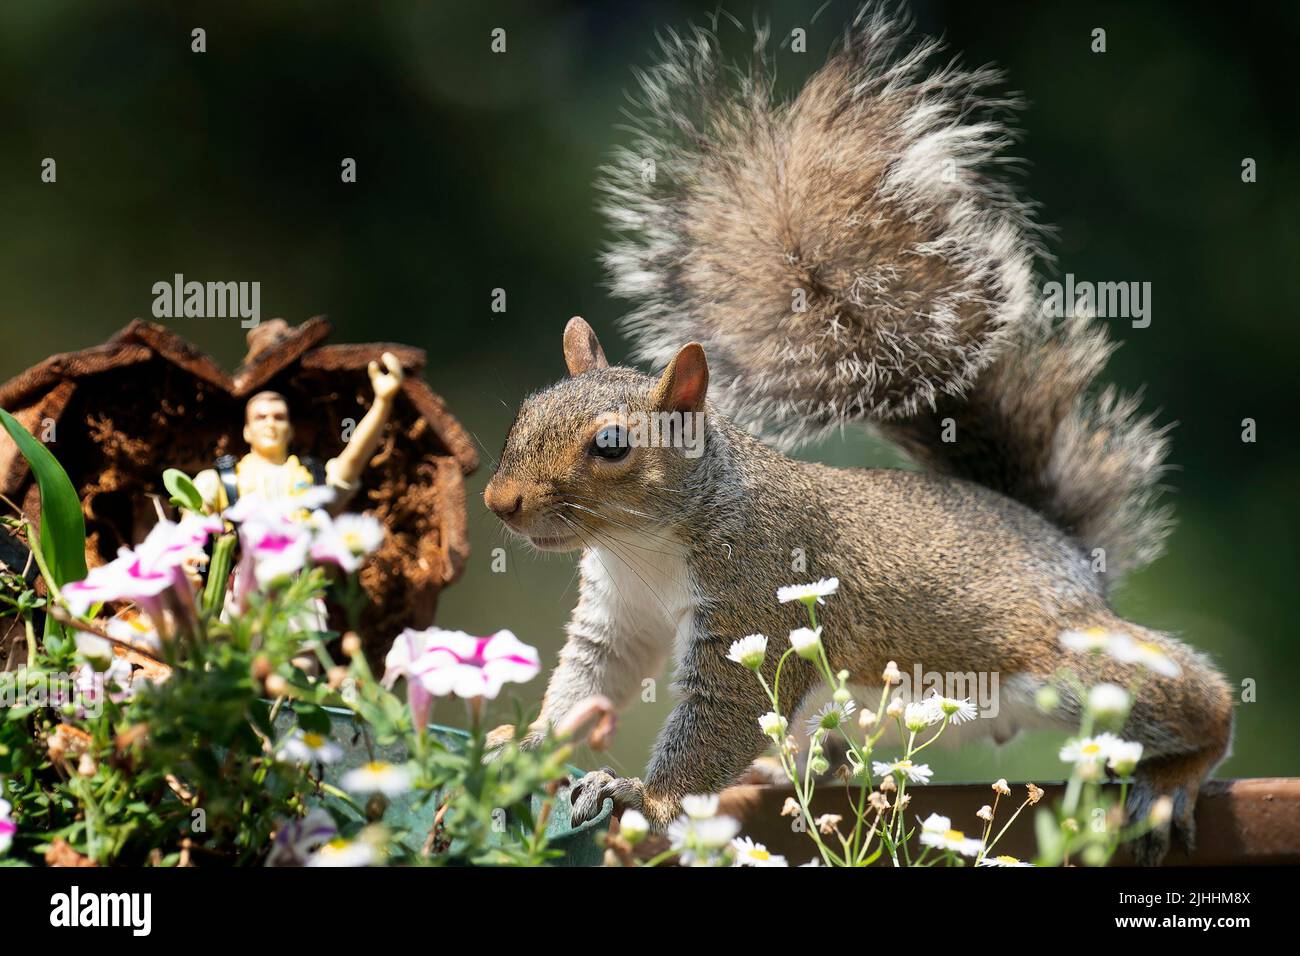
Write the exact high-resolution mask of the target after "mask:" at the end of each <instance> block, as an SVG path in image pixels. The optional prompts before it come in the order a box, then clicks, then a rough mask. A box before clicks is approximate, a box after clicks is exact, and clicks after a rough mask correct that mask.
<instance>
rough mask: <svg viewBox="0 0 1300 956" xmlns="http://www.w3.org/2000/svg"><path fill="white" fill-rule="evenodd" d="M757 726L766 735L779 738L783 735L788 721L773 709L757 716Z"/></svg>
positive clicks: (787, 726) (788, 724) (788, 723)
mask: <svg viewBox="0 0 1300 956" xmlns="http://www.w3.org/2000/svg"><path fill="white" fill-rule="evenodd" d="M758 726H759V728H760V729H761V730H762V731H763V733H764V734H765V735H766V736H768V737H775V738H776V739H777V740H780V739H781V738H782V737H784V736H785V732H786V730H787V729H788V728H789V726H790V722H789V721H788V720H786V719H785V718H784V717H782V716H781V715H780V714H778V713H776V712H775V711H771V710H769V711H768V712H767V713H766V714H764V715H763V716H762V717H760V718H758Z"/></svg>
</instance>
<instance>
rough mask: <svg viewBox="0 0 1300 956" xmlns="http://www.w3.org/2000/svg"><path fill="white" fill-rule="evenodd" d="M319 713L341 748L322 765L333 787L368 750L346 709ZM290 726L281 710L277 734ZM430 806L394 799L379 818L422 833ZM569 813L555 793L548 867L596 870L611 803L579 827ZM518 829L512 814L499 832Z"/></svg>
mask: <svg viewBox="0 0 1300 956" xmlns="http://www.w3.org/2000/svg"><path fill="white" fill-rule="evenodd" d="M322 709H323V710H325V712H326V713H328V714H329V718H330V725H331V726H330V738H331V739H332V740H333V741H334V742H335V743H336V744H338V745H339V746H340V747H342V748H343V758H342V759H341V760H338V761H335V762H334V763H332V764H329V765H327V766H326V767H325V781H326V782H327V783H330V784H333V785H334V786H336V787H337V786H339V785H340V780H341V779H342V777H343V775H344V774H345V773H347V772H348V771H349V770H354V769H356V768H357V767H361V766H363V765H365V764H366V763H368V762H369V761H370V759H371V758H370V752H369V751H367V749H366V745H365V741H364V739H363V737H362V734H361V730H360V728H359V727H358V726H357V721H356V715H354V714H353V713H352V712H351V711H350V710H344V709H341V708H337V707H325V708H322ZM294 724H295V718H294V716H293V714H292V713H291V712H289V711H288V710H287V709H286V710H282V711H281V712H280V714H279V715H278V716H277V717H276V731H277V732H278V733H279V734H280V735H284V734H286V733H288V732H289V731H290V730H291V729H292V728H293V726H294ZM429 731H430V732H431V733H433V734H434V735H435V736H437V737H438V738H439V739H440V740H441V741H442V742H443V743H444V744H446V745H448V746H450V747H455V746H456V745H457V744H458V743H461V744H463V742H464V741H465V740H467V739H468V737H469V735H468V734H466V733H465V732H464V731H463V730H457V729H456V728H454V727H441V726H438V725H436V724H431V725H430V726H429ZM374 755H375V759H376V760H383V761H387V762H389V763H405V762H406V760H407V759H408V758H409V754H408V753H407V751H406V749H405V748H404V747H402V746H401V745H400V744H393V745H390V746H387V747H381V746H379V745H377V744H376V745H375V747H374ZM569 769H570V773H572V774H573V775H574V776H581V775H582V771H581V770H578V769H577V768H576V767H570V768H569ZM435 806H436V801H434V802H432V803H425V804H424V805H423V806H416V798H415V797H414V796H413V795H412V796H401V797H394V798H393V799H392V801H391V802H390V804H389V807H388V810H387V812H386V813H385V814H384V817H385V819H388V820H391V821H393V822H394V823H397V824H399V825H400V826H402V827H404V828H406V829H408V830H410V831H411V832H412V833H427V832H428V831H429V827H430V826H432V825H433V813H434V810H433V807H435ZM330 807H331V809H334V810H338V811H340V812H342V813H344V814H347V815H351V816H353V817H356V811H354V810H353V809H352V808H351V807H350V806H348V805H347V804H346V803H344V802H343V801H341V800H331V801H330ZM532 810H533V813H537V812H539V810H540V800H538V799H537V798H536V797H534V798H533V806H532ZM569 811H570V805H569V801H568V799H566V797H565V794H564V793H563V792H561V794H560V795H559V797H558V798H557V799H556V800H555V802H554V804H553V805H552V808H551V815H550V818H549V819H548V821H547V825H546V835H547V837H548V838H549V842H550V845H551V847H553V848H554V849H556V850H559V851H561V853H563V856H560V857H557V858H556V859H555V861H554V864H555V865H556V866H599V865H600V862H601V857H602V851H601V849H600V846H599V845H598V844H597V842H596V835H597V834H598V833H599V832H601V831H603V830H604V829H605V828H606V827H607V826H608V824H609V818H610V815H611V814H612V813H613V812H614V804H613V801H611V800H606V801H605V805H604V806H603V807H602V808H601V811H600V813H599V814H598V815H597V816H596V817H595V819H593V820H590V821H588V822H587V823H584V824H583V825H581V826H579V827H571V826H570V825H569ZM521 827H522V824H521V823H520V822H519V821H517V820H516V819H515V818H514V817H513V815H512V816H511V817H510V818H509V819H508V821H507V824H506V833H505V834H503V837H504V836H506V835H507V834H510V833H512V832H519V828H521Z"/></svg>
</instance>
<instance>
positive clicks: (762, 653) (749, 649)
mask: <svg viewBox="0 0 1300 956" xmlns="http://www.w3.org/2000/svg"><path fill="white" fill-rule="evenodd" d="M766 656H767V638H766V637H764V636H763V635H762V634H750V635H749V636H748V637H742V638H741V639H740V640H738V641H735V642H733V643H732V645H731V650H729V651H728V652H727V658H728V660H733V661H735V662H736V663H737V664H740V665H742V666H744V667H748V668H749V669H750V670H751V671H756V670H758V669H759V668H760V667H762V666H763V658H764V657H766Z"/></svg>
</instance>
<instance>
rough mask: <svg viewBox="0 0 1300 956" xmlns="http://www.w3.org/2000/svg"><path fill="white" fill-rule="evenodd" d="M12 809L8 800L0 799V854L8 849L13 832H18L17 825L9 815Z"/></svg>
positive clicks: (12, 838)
mask: <svg viewBox="0 0 1300 956" xmlns="http://www.w3.org/2000/svg"><path fill="white" fill-rule="evenodd" d="M12 810H13V806H12V805H11V804H10V803H9V801H8V800H0V854H2V853H7V852H8V851H9V845H10V844H11V843H13V842H14V834H15V833H17V832H18V827H17V826H16V825H15V824H14V821H13V818H12V817H11V816H10V815H9V814H10V812H11V811H12Z"/></svg>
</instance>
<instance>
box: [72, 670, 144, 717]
mask: <svg viewBox="0 0 1300 956" xmlns="http://www.w3.org/2000/svg"><path fill="white" fill-rule="evenodd" d="M74 687H75V688H76V705H77V717H79V718H81V719H83V720H84V719H86V718H87V717H98V716H99V715H100V714H102V713H103V712H104V700H105V698H107V699H108V700H111V701H112V702H113V703H115V704H120V703H123V702H124V701H128V700H130V699H131V698H132V697H134V696H135V685H134V683H133V682H132V670H131V665H130V664H128V663H127V662H126V661H125V660H124V659H123V658H120V657H115V658H113V661H112V663H111V664H109V665H108V669H107V670H104V671H97V670H95V668H94V667H93V666H92V665H90V664H82V665H81V666H80V667H79V668H77V670H76V672H75V674H74Z"/></svg>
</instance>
